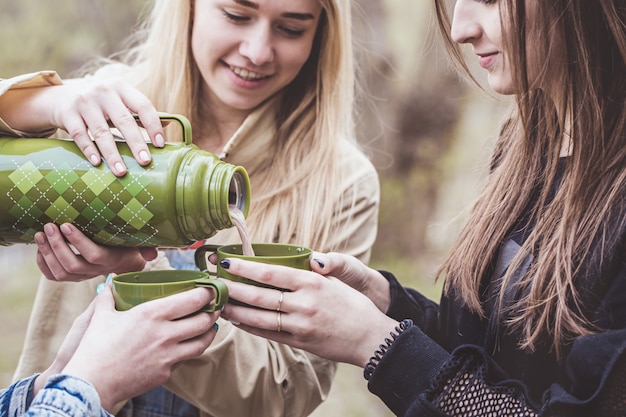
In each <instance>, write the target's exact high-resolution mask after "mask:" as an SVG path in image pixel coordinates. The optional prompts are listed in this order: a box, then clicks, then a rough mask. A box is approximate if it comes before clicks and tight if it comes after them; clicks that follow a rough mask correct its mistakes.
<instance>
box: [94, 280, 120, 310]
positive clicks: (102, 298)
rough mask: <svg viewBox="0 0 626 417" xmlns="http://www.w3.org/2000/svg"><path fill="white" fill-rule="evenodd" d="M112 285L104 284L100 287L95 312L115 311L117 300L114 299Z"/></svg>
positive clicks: (95, 302)
mask: <svg viewBox="0 0 626 417" xmlns="http://www.w3.org/2000/svg"><path fill="white" fill-rule="evenodd" d="M111 288H112V286H111V284H110V283H106V284H104V285H103V286H102V287H100V290H99V292H98V295H97V296H96V298H95V300H94V302H93V304H94V309H95V310H100V309H106V310H114V309H115V299H114V298H113V291H112V289H111Z"/></svg>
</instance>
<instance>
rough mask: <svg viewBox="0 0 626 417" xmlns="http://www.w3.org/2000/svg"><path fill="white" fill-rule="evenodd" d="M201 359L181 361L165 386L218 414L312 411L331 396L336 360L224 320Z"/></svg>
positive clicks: (278, 415) (273, 416) (280, 415)
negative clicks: (277, 341) (284, 343)
mask: <svg viewBox="0 0 626 417" xmlns="http://www.w3.org/2000/svg"><path fill="white" fill-rule="evenodd" d="M219 324H220V330H219V332H218V334H217V337H216V339H215V340H214V342H213V343H212V344H211V346H210V347H209V348H208V349H207V350H206V351H205V353H204V354H203V355H202V356H201V357H200V358H198V359H194V360H190V361H186V362H184V363H182V364H181V365H180V366H178V367H177V368H176V369H175V370H174V371H173V372H172V375H171V377H170V379H169V380H168V382H167V383H166V384H165V386H166V388H168V389H169V390H170V391H172V392H173V393H175V394H176V395H178V396H180V397H181V398H183V399H185V400H186V401H188V402H191V403H192V404H194V405H195V406H196V407H198V408H199V409H200V410H201V411H203V412H205V413H207V414H210V415H214V416H231V415H232V416H235V415H241V416H243V415H263V416H267V417H284V416H296V415H302V416H304V415H308V414H310V413H311V412H312V411H313V410H314V409H315V408H316V407H317V406H318V405H319V404H320V403H321V402H322V401H323V400H324V399H325V398H326V396H327V395H328V393H329V391H330V386H331V383H332V379H333V377H334V374H335V369H336V365H335V364H334V363H333V362H331V361H327V360H324V359H321V358H319V357H317V356H315V355H312V354H309V353H307V352H304V351H303V350H300V349H295V348H291V347H289V346H286V345H283V344H280V343H276V342H271V341H268V340H266V339H264V338H260V337H257V336H253V335H251V334H249V333H246V332H244V331H242V330H240V329H237V328H236V327H235V326H233V325H232V324H231V323H229V322H227V321H224V320H220V321H219Z"/></svg>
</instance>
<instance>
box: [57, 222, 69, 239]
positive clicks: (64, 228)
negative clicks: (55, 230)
mask: <svg viewBox="0 0 626 417" xmlns="http://www.w3.org/2000/svg"><path fill="white" fill-rule="evenodd" d="M59 229H61V233H63V235H64V236H69V235H71V234H72V228H71V227H69V226H68V225H67V224H65V223H64V224H62V225H61V227H59Z"/></svg>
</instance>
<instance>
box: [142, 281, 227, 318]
mask: <svg viewBox="0 0 626 417" xmlns="http://www.w3.org/2000/svg"><path fill="white" fill-rule="evenodd" d="M214 298H215V294H214V291H213V290H212V289H211V288H194V289H191V290H188V291H183V292H181V293H178V294H173V295H169V296H167V297H163V298H159V299H156V300H152V301H148V302H146V303H143V304H140V305H138V306H137V307H140V308H141V309H149V310H154V311H156V312H157V313H158V314H159V315H160V317H163V318H165V319H167V320H176V319H180V318H182V317H185V316H188V315H190V314H194V313H197V312H198V311H199V310H201V309H202V308H203V307H204V306H206V305H207V304H209V302H211V300H213V299H214Z"/></svg>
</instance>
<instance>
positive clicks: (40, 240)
mask: <svg viewBox="0 0 626 417" xmlns="http://www.w3.org/2000/svg"><path fill="white" fill-rule="evenodd" d="M35 243H36V244H38V245H40V246H41V245H45V243H46V238H45V237H44V236H43V234H42V233H35Z"/></svg>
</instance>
